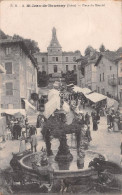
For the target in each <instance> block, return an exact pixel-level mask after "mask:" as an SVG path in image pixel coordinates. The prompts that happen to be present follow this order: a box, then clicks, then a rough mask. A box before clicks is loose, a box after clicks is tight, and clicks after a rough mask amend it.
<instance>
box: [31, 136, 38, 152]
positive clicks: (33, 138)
mask: <svg viewBox="0 0 122 195" xmlns="http://www.w3.org/2000/svg"><path fill="white" fill-rule="evenodd" d="M30 143H31V151H32V152H34V151H35V152H37V136H36V135H35V132H33V134H32V135H31V139H30Z"/></svg>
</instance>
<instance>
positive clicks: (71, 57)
mask: <svg viewBox="0 0 122 195" xmlns="http://www.w3.org/2000/svg"><path fill="white" fill-rule="evenodd" d="M80 56H81V53H80V51H75V52H72V51H71V52H64V51H62V47H61V45H60V43H59V41H58V39H57V35H56V29H55V28H53V29H52V40H51V42H50V44H49V46H48V47H47V52H39V53H35V54H34V57H35V58H36V59H37V62H38V66H39V71H41V72H43V71H45V72H46V74H48V75H50V74H53V75H54V74H56V75H57V74H59V75H60V74H61V73H66V72H68V71H72V70H74V71H75V72H76V70H77V62H76V60H77V59H78V58H80Z"/></svg>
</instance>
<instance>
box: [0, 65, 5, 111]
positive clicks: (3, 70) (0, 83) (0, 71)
mask: <svg viewBox="0 0 122 195" xmlns="http://www.w3.org/2000/svg"><path fill="white" fill-rule="evenodd" d="M5 72H6V70H5V68H4V67H3V66H2V65H1V64H0V108H1V95H2V74H3V73H5Z"/></svg>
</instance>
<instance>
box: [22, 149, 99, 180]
mask: <svg viewBox="0 0 122 195" xmlns="http://www.w3.org/2000/svg"><path fill="white" fill-rule="evenodd" d="M53 153H54V154H55V152H54V151H53ZM74 153H76V151H74V152H72V154H74ZM37 155H40V152H36V153H32V154H28V155H26V156H24V157H23V158H22V159H21V160H20V161H19V162H20V165H21V167H22V169H23V170H24V171H26V172H30V173H35V170H33V168H32V162H34V159H35V158H36V156H37ZM74 156H75V155H73V157H74ZM97 156H99V154H98V153H95V152H91V151H86V156H85V160H84V166H82V168H80V169H78V167H77V155H76V156H75V158H73V161H72V162H70V163H69V164H68V165H67V164H66V162H61V163H63V164H62V165H61V166H60V165H59V164H58V163H57V162H56V161H55V155H53V156H51V157H49V159H48V161H49V165H48V166H44V167H42V168H41V167H39V169H38V172H39V170H41V171H42V170H43V171H44V170H45V171H47V172H48V173H51V175H52V177H53V180H55V179H62V178H66V177H73V178H75V177H80V178H81V177H90V176H92V175H97V172H96V171H95V170H94V168H89V167H88V165H89V162H90V161H91V160H93V159H94V158H95V157H97ZM36 172H37V171H36ZM40 174H41V172H40Z"/></svg>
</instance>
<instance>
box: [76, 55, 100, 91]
mask: <svg viewBox="0 0 122 195" xmlns="http://www.w3.org/2000/svg"><path fill="white" fill-rule="evenodd" d="M97 57H98V56H97V54H96V53H91V54H90V56H84V57H81V58H80V59H78V60H77V63H78V69H77V84H78V86H79V87H82V88H83V87H86V88H89V89H91V90H92V91H96V82H97V81H96V67H95V66H94V65H95V63H96V60H97Z"/></svg>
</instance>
